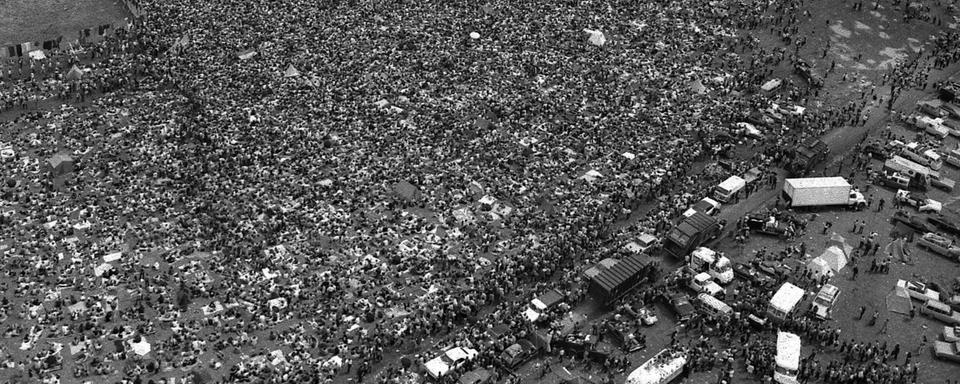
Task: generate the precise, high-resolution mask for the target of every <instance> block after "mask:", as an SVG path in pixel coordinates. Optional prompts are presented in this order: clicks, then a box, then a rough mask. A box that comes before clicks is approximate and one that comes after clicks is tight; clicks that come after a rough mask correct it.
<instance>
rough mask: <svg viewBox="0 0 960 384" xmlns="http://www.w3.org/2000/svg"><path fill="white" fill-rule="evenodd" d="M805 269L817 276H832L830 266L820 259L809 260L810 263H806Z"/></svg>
mask: <svg viewBox="0 0 960 384" xmlns="http://www.w3.org/2000/svg"><path fill="white" fill-rule="evenodd" d="M807 269H809V270H811V271H813V273H814V274H816V275H817V276H833V270H832V269H830V265H829V264H827V261H826V260H824V259H823V258H821V257H818V258H815V259H813V260H810V262H809V263H807Z"/></svg>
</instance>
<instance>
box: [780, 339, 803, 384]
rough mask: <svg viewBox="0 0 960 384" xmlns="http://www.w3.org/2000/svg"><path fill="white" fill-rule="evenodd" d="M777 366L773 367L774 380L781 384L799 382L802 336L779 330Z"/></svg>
mask: <svg viewBox="0 0 960 384" xmlns="http://www.w3.org/2000/svg"><path fill="white" fill-rule="evenodd" d="M775 361H776V363H777V366H776V367H774V369H773V380H774V381H776V382H778V383H780V384H797V383H799V381H797V374H798V373H800V336H797V335H795V334H792V333H788V332H777V356H776V358H775Z"/></svg>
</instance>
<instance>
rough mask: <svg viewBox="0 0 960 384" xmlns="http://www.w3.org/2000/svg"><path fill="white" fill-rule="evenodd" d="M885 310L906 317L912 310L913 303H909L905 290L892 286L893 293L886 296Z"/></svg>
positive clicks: (908, 296)
mask: <svg viewBox="0 0 960 384" xmlns="http://www.w3.org/2000/svg"><path fill="white" fill-rule="evenodd" d="M886 301H887V310H888V311H890V312H896V313H899V314H902V315H907V314H909V313H910V310H911V309H913V302H911V301H910V295H909V294H908V293H907V289H906V288H904V287H901V286H894V287H893V291H891V292H890V293H889V294H887V298H886Z"/></svg>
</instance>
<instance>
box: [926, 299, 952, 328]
mask: <svg viewBox="0 0 960 384" xmlns="http://www.w3.org/2000/svg"><path fill="white" fill-rule="evenodd" d="M920 314H921V315H924V316H927V317H932V318H934V319H937V320H940V321H942V322H944V323H947V324H948V325H960V313H957V311H954V310H953V308H950V306H948V305H946V304H944V303H941V302H939V301H936V300H927V302H926V303H923V306H921V307H920Z"/></svg>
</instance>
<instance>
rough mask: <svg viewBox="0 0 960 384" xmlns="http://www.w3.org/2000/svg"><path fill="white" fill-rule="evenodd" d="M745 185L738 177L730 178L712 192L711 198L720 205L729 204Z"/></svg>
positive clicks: (744, 181) (745, 182)
mask: <svg viewBox="0 0 960 384" xmlns="http://www.w3.org/2000/svg"><path fill="white" fill-rule="evenodd" d="M746 185H747V181H746V180H744V179H743V178H742V177H740V176H730V177H728V178H727V179H726V180H724V181H723V182H722V183H720V185H717V187H716V188H714V190H713V198H714V199H716V200H717V201H719V202H721V203H729V202H730V200H733V197H734V196H736V194H737V193H738V192H740V190H741V189H743V187H745V186H746Z"/></svg>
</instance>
